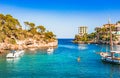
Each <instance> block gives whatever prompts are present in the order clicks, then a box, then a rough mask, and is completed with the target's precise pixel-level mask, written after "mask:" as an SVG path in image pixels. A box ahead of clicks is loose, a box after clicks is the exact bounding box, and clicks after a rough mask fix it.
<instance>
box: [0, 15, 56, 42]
mask: <svg viewBox="0 0 120 78" xmlns="http://www.w3.org/2000/svg"><path fill="white" fill-rule="evenodd" d="M24 24H25V29H22V26H21V25H20V22H19V21H18V20H17V19H15V18H13V17H12V16H11V15H9V14H8V15H3V14H0V43H10V44H16V40H25V39H28V38H32V39H35V40H41V41H45V42H50V41H54V40H55V39H56V38H55V37H56V36H55V35H54V34H53V32H51V31H48V30H46V28H45V27H44V26H42V25H39V26H36V25H35V24H34V23H31V22H27V21H26V22H24Z"/></svg>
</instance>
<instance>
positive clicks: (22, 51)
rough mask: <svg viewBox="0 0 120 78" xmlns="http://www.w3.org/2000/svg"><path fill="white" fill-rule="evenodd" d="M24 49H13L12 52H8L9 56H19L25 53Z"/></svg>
mask: <svg viewBox="0 0 120 78" xmlns="http://www.w3.org/2000/svg"><path fill="white" fill-rule="evenodd" d="M23 53H24V50H18V51H12V52H10V53H8V54H7V56H6V57H7V58H17V57H19V56H21V55H23Z"/></svg>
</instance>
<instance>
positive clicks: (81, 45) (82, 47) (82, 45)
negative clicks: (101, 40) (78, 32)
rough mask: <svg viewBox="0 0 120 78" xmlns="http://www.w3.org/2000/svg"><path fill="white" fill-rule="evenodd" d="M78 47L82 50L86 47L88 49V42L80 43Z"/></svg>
mask: <svg viewBox="0 0 120 78" xmlns="http://www.w3.org/2000/svg"><path fill="white" fill-rule="evenodd" d="M78 49H80V50H85V49H87V44H79V45H78Z"/></svg>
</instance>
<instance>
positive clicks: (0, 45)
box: [0, 40, 58, 52]
mask: <svg viewBox="0 0 120 78" xmlns="http://www.w3.org/2000/svg"><path fill="white" fill-rule="evenodd" d="M27 41H28V40H24V41H23V40H22V41H18V44H7V43H0V52H3V51H4V50H21V49H31V48H49V47H56V46H57V45H58V40H54V41H52V42H48V43H45V42H41V41H36V40H32V42H29V43H27Z"/></svg>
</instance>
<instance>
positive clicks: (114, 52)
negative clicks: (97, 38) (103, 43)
mask: <svg viewBox="0 0 120 78" xmlns="http://www.w3.org/2000/svg"><path fill="white" fill-rule="evenodd" d="M111 53H120V51H111Z"/></svg>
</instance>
